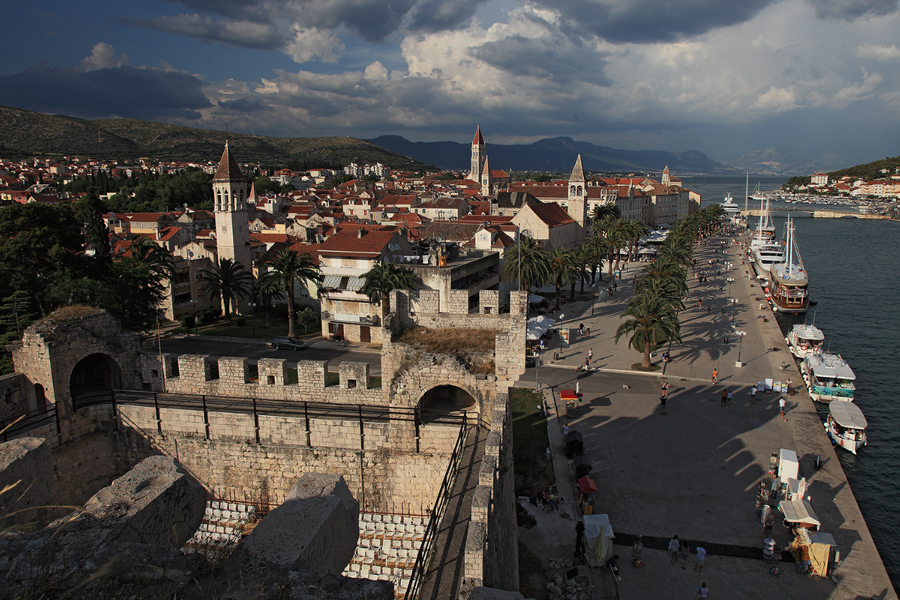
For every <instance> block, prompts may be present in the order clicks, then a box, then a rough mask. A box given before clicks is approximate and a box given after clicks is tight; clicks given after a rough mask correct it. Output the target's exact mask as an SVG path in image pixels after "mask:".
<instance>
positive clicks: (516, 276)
mask: <svg viewBox="0 0 900 600" xmlns="http://www.w3.org/2000/svg"><path fill="white" fill-rule="evenodd" d="M590 223H591V225H590V229H591V235H589V236H588V237H587V238H586V239H585V240H584V242H583V243H582V244H581V245H580V246H579V247H578V248H573V249H570V250H565V249H562V248H556V249H555V250H553V251H549V250H545V249H543V248H541V247H540V246H538V244H537V242H535V241H534V239H532V238H529V237H522V238H520V239H519V244H518V245H517V246H515V247H512V248H510V249H509V250H507V252H506V262H505V264H504V266H503V270H502V271H501V273H500V277H501V278H502V279H503V280H504V281H518V282H519V290H528V289H530V288H532V287H541V286H543V285H552V286H554V287H555V288H556V308H557V309H559V299H560V290H561V289H562V288H563V287H564V286H566V285H569V286H570V292H569V295H570V300H574V299H575V286H576V285H579V284H580V286H581V292H584V285H585V283H589V284H590V285H592V286H593V285H594V283H595V282H596V281H597V278H598V274H599V275H600V277H599V280H600V281H603V276H602V274H600V273H599V272H600V271H601V267H602V266H603V262H604V261H606V265H607V269H608V271H607V274H608V276H610V277H612V275H613V272H614V271H615V270H617V269H618V268H619V266H620V261H621V259H622V253H621V251H622V250H627V254H628V255H630V256H634V254H635V253H636V252H637V245H638V242H639V241H640V239H641V237H643V236H645V235H646V234H647V232H648V228H647V226H646V225H644V224H643V223H641V222H640V221H634V220H624V219H622V213H621V211H620V210H619V207H617V206H616V205H615V204H603V205H600V206H598V207H597V208H595V209H594V212H593V214H592V215H591V219H590Z"/></svg>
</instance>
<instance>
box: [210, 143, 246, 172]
mask: <svg viewBox="0 0 900 600" xmlns="http://www.w3.org/2000/svg"><path fill="white" fill-rule="evenodd" d="M243 178H244V175H243V173H241V168H240V167H239V166H238V164H237V161H236V160H235V159H234V155H232V154H231V149H230V148H229V147H228V142H225V150H224V151H223V152H222V158H221V160H219V167H218V168H217V169H216V174H215V176H214V177H213V181H216V180H217V179H218V180H222V179H225V180H228V179H243Z"/></svg>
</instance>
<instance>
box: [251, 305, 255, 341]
mask: <svg viewBox="0 0 900 600" xmlns="http://www.w3.org/2000/svg"><path fill="white" fill-rule="evenodd" d="M254 317H256V302H251V303H250V328H251V333H250V335H251V337H254V338H255V337H256V319H255V318H254Z"/></svg>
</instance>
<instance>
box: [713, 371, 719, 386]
mask: <svg viewBox="0 0 900 600" xmlns="http://www.w3.org/2000/svg"><path fill="white" fill-rule="evenodd" d="M718 381H719V370H718V369H716V368H713V374H712V382H713V383H717V382H718Z"/></svg>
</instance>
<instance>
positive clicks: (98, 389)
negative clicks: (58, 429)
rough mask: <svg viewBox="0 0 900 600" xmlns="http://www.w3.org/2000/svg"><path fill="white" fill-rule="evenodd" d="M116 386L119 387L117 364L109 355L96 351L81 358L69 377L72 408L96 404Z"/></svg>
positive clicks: (119, 378) (76, 408)
mask: <svg viewBox="0 0 900 600" xmlns="http://www.w3.org/2000/svg"><path fill="white" fill-rule="evenodd" d="M116 387H121V377H120V372H119V365H118V364H117V363H116V361H115V360H114V359H113V358H112V357H111V356H110V355H108V354H101V353H97V354H91V355H90V356H86V357H84V358H82V359H81V360H80V361H78V364H77V365H75V368H74V369H72V376H71V377H70V378H69V395H70V396H71V397H72V410H78V409H79V408H83V407H85V406H90V405H92V404H97V401H98V399H105V397H106V396H109V392H110V390H112V389H113V388H116Z"/></svg>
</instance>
